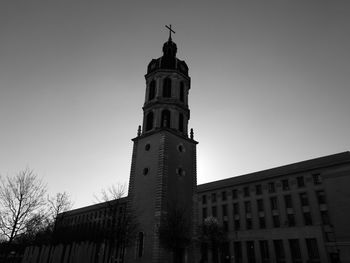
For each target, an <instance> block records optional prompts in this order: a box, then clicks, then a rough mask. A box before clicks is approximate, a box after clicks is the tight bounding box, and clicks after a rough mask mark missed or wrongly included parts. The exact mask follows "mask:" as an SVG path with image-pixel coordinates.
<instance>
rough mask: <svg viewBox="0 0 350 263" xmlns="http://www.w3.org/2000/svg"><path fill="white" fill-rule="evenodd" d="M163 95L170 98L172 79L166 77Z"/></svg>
mask: <svg viewBox="0 0 350 263" xmlns="http://www.w3.org/2000/svg"><path fill="white" fill-rule="evenodd" d="M163 97H164V98H170V97H171V79H170V78H165V79H164V81H163Z"/></svg>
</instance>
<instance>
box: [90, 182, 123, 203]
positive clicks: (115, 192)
mask: <svg viewBox="0 0 350 263" xmlns="http://www.w3.org/2000/svg"><path fill="white" fill-rule="evenodd" d="M126 189H127V187H126V184H121V183H117V184H116V185H111V186H110V187H108V188H107V189H102V190H101V196H100V197H98V196H96V195H94V197H95V199H96V201H97V202H99V203H101V202H107V201H112V200H116V199H120V198H122V197H125V196H126Z"/></svg>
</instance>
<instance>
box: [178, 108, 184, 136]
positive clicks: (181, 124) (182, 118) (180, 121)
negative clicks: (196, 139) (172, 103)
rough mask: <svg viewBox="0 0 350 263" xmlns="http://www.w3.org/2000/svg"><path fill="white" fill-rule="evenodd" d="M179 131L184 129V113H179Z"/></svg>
mask: <svg viewBox="0 0 350 263" xmlns="http://www.w3.org/2000/svg"><path fill="white" fill-rule="evenodd" d="M179 131H180V132H183V131H184V115H183V114H182V113H180V115H179Z"/></svg>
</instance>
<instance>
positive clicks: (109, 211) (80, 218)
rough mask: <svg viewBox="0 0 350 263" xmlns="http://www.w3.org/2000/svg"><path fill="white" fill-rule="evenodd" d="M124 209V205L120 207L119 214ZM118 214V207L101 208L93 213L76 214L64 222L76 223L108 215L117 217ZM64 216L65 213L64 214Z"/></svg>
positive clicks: (67, 223)
mask: <svg viewBox="0 0 350 263" xmlns="http://www.w3.org/2000/svg"><path fill="white" fill-rule="evenodd" d="M123 211H124V208H123V207H119V215H122V213H123ZM115 216H117V209H116V208H115V207H114V208H111V209H101V210H99V211H94V212H91V213H86V214H81V215H76V216H69V217H67V218H64V224H66V225H74V224H78V223H84V222H88V221H91V220H103V219H105V218H108V217H115ZM62 217H64V215H63V216H62Z"/></svg>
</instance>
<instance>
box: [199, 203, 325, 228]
mask: <svg viewBox="0 0 350 263" xmlns="http://www.w3.org/2000/svg"><path fill="white" fill-rule="evenodd" d="M202 213H203V218H206V216H207V210H206V208H203V212H202ZM320 214H321V220H322V224H324V225H329V224H330V220H329V215H328V211H327V210H323V211H320ZM302 215H303V223H304V225H306V226H310V225H312V224H313V220H312V216H311V213H310V212H309V211H305V212H303V214H302ZM212 216H213V217H217V211H216V207H213V208H212ZM294 226H296V220H295V215H294V214H293V213H288V214H287V217H286V221H285V222H283V224H282V223H281V218H280V215H279V214H274V215H272V226H271V227H273V228H279V227H294ZM223 228H224V230H225V231H226V232H227V231H229V223H228V220H227V219H224V220H223ZM256 228H259V229H265V228H267V225H266V217H265V215H259V217H258V226H257V227H256ZM245 229H246V230H250V229H253V219H252V218H251V217H250V216H249V217H248V216H247V215H246V217H245ZM233 230H234V231H238V230H242V227H241V218H240V217H234V219H233Z"/></svg>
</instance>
